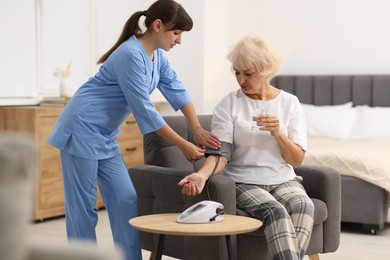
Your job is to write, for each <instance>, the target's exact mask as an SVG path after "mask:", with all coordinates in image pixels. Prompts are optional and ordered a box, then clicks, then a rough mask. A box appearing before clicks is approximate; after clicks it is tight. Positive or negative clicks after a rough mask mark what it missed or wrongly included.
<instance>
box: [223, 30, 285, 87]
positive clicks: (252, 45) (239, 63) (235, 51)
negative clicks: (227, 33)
mask: <svg viewBox="0 0 390 260" xmlns="http://www.w3.org/2000/svg"><path fill="white" fill-rule="evenodd" d="M227 59H228V60H229V61H230V62H231V64H232V69H239V70H247V69H251V68H255V69H256V71H257V72H259V73H260V75H261V76H262V77H263V78H264V79H265V80H267V81H270V80H271V79H272V78H273V77H275V76H276V74H277V73H278V71H279V68H280V61H281V59H280V56H279V54H278V53H277V52H276V50H275V49H274V48H273V47H272V46H271V44H270V43H269V42H268V41H267V40H266V39H265V38H262V37H258V36H245V37H244V38H243V39H241V40H240V41H238V42H237V43H236V44H234V45H233V46H232V47H231V49H230V51H229V53H228V55H227Z"/></svg>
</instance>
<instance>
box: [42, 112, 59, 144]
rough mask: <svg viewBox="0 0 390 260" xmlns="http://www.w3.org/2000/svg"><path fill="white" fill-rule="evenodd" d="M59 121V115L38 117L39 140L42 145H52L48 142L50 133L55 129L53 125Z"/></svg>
mask: <svg viewBox="0 0 390 260" xmlns="http://www.w3.org/2000/svg"><path fill="white" fill-rule="evenodd" d="M56 122H57V117H55V116H53V117H50V116H48V117H40V118H38V119H37V124H38V126H37V127H38V128H39V131H38V142H39V145H40V146H50V145H49V144H48V142H47V139H48V138H49V135H50V133H51V131H52V130H53V127H54V125H55V123H56Z"/></svg>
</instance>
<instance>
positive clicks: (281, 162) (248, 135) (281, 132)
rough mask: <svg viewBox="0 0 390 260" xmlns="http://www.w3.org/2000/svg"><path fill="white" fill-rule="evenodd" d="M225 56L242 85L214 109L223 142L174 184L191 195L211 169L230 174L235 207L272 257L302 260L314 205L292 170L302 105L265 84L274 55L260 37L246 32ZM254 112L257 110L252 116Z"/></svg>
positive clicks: (299, 155) (298, 150) (301, 141)
mask: <svg viewBox="0 0 390 260" xmlns="http://www.w3.org/2000/svg"><path fill="white" fill-rule="evenodd" d="M228 59H229V61H230V62H231V65H232V69H233V71H234V74H235V76H236V79H237V83H238V85H239V86H240V88H239V89H238V90H236V91H233V92H231V93H229V94H228V95H227V96H226V97H224V98H223V99H222V100H221V101H220V102H219V104H218V105H217V106H216V107H215V109H214V113H213V120H212V132H213V133H214V134H215V135H217V136H218V137H219V139H220V141H221V143H222V147H221V148H220V149H219V150H208V152H206V153H207V154H208V155H209V156H208V157H207V159H206V160H205V162H204V164H203V166H202V167H201V169H200V170H199V171H198V172H196V173H192V174H190V175H188V176H186V177H185V178H184V179H182V180H181V181H180V182H179V185H180V186H182V192H183V193H184V194H186V195H189V196H195V195H197V194H199V193H201V192H202V190H203V188H204V187H205V183H206V181H207V179H208V178H209V177H210V175H212V172H214V171H215V172H216V174H218V173H222V174H224V175H227V176H230V177H231V178H232V179H233V180H234V181H235V183H236V194H237V207H238V208H239V209H242V210H244V211H246V212H248V213H249V214H250V215H251V216H253V217H254V218H257V219H259V220H261V221H262V222H263V223H264V232H265V237H266V240H267V245H268V249H269V253H270V255H271V256H272V259H303V257H304V255H305V252H306V249H307V246H308V243H309V240H310V236H311V232H312V227H313V215H314V206H313V203H312V201H311V199H310V198H309V197H308V195H307V194H306V191H305V190H304V188H303V186H302V185H301V182H302V178H301V177H299V176H296V174H295V172H294V167H298V166H299V165H301V163H302V161H303V158H304V155H305V151H306V149H307V137H306V124H305V118H304V114H303V111H302V109H301V106H300V102H299V100H298V98H297V97H296V96H294V95H292V94H289V93H287V92H284V91H283V90H280V89H278V88H276V87H274V86H272V85H271V84H270V80H271V79H272V78H273V77H274V76H275V75H276V74H277V72H278V69H279V64H280V59H279V56H278V55H277V53H276V52H275V51H274V49H273V48H272V47H271V46H270V44H269V43H267V41H265V40H264V39H263V38H259V37H251V36H247V37H244V38H243V39H242V40H240V41H239V42H238V43H236V44H235V45H234V46H233V48H232V49H231V50H230V52H229V54H228ZM258 109H261V110H262V111H263V112H262V113H261V112H258V113H260V114H257V113H256V114H254V111H257V110H258ZM261 110H260V111H261ZM216 164H218V165H217V166H216ZM214 168H215V169H214ZM213 170H214V171H213Z"/></svg>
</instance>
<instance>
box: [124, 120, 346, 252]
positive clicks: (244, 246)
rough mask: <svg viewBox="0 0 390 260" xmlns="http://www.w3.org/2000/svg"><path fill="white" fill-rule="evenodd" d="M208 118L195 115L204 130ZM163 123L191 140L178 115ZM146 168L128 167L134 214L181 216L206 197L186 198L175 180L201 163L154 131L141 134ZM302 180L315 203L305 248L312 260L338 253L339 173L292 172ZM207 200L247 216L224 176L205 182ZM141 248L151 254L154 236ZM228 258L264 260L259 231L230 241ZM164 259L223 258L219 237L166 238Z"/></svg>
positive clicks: (326, 170) (309, 168)
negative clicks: (134, 194) (133, 191)
mask: <svg viewBox="0 0 390 260" xmlns="http://www.w3.org/2000/svg"><path fill="white" fill-rule="evenodd" d="M211 119H212V116H211V115H202V116H199V121H200V122H201V124H202V126H203V127H204V129H210V125H211ZM165 120H166V122H167V123H168V124H169V125H170V126H171V127H172V128H173V129H174V130H175V131H176V132H177V133H178V134H180V135H181V136H182V137H183V138H185V139H187V140H189V141H191V142H193V137H192V134H191V132H190V129H189V127H188V125H187V122H186V120H185V118H184V117H183V116H167V117H165ZM144 155H145V165H140V166H135V167H132V168H129V174H130V177H131V179H132V181H133V184H134V186H135V189H136V191H137V194H138V208H139V215H148V214H156V213H170V212H182V211H183V210H185V209H186V208H188V207H190V206H191V205H193V204H195V203H196V202H199V201H202V200H207V199H209V198H208V196H207V192H206V190H204V191H203V192H202V194H200V195H199V196H195V197H188V196H185V195H183V194H182V193H181V188H180V187H178V186H177V183H178V182H179V180H181V179H182V178H183V177H184V176H186V175H187V174H189V173H192V172H194V171H196V170H198V169H199V168H200V166H201V165H202V161H198V162H197V163H195V164H191V163H189V162H188V161H187V160H186V159H185V158H184V156H183V155H182V153H181V151H180V150H179V149H177V148H176V147H175V146H173V145H172V144H170V143H168V142H167V141H165V140H164V139H163V138H161V137H160V136H159V135H157V134H156V133H150V134H147V135H144ZM296 173H297V174H298V175H301V176H303V178H304V181H303V185H304V187H305V189H306V191H307V193H308V195H309V196H310V197H311V198H312V199H313V202H314V205H315V222H314V228H313V234H312V237H311V240H310V244H309V247H308V250H307V254H309V255H311V259H316V258H317V259H318V253H329V252H334V251H336V250H337V248H338V246H339V243H340V210H341V205H340V204H341V202H340V193H341V191H340V175H339V174H338V172H336V171H335V170H333V169H331V168H324V167H314V166H309V165H303V166H301V167H299V168H297V169H296ZM209 194H210V197H211V200H215V201H218V202H220V203H222V204H223V205H224V207H225V212H226V213H227V214H237V215H246V213H245V212H243V211H240V210H237V209H236V203H235V201H236V193H235V184H234V182H233V180H231V179H230V178H229V177H226V176H224V175H223V174H221V175H217V176H214V177H213V178H212V179H211V181H210V184H209ZM140 235H141V246H142V248H143V249H145V250H148V251H152V252H155V251H156V249H157V235H152V234H149V233H145V232H141V234H140ZM231 242H232V251H233V257H234V258H236V259H239V260H254V259H268V258H269V254H268V250H267V246H266V242H265V237H264V231H263V229H262V228H260V229H259V230H257V231H255V232H252V233H249V234H243V235H237V236H235V237H233V238H232V240H231ZM163 254H164V255H168V256H171V257H175V258H179V259H198V260H199V259H205V260H209V259H221V260H224V259H227V249H226V243H225V240H224V238H223V237H222V238H221V237H179V236H167V237H166V240H165V243H164V251H163Z"/></svg>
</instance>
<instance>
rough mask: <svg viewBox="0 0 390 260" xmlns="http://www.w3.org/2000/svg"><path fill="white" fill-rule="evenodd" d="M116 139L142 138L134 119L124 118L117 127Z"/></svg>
mask: <svg viewBox="0 0 390 260" xmlns="http://www.w3.org/2000/svg"><path fill="white" fill-rule="evenodd" d="M119 131H120V132H119V136H118V141H119V142H121V141H122V140H126V139H129V138H130V139H142V134H141V131H140V130H139V128H138V125H137V123H136V122H135V121H132V120H126V121H125V122H123V124H122V125H121V126H120V128H119Z"/></svg>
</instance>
